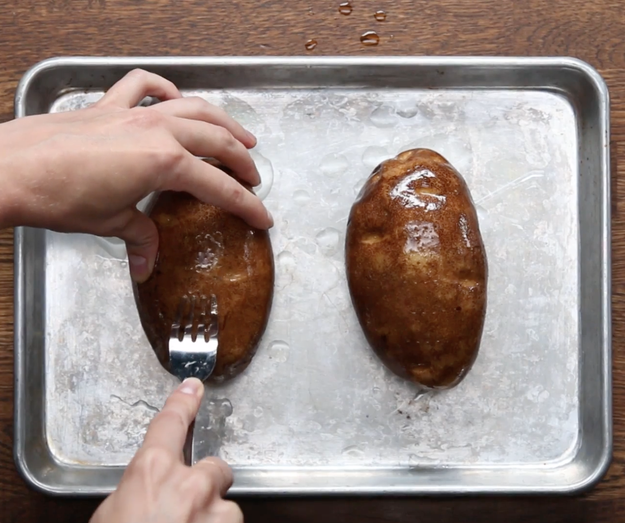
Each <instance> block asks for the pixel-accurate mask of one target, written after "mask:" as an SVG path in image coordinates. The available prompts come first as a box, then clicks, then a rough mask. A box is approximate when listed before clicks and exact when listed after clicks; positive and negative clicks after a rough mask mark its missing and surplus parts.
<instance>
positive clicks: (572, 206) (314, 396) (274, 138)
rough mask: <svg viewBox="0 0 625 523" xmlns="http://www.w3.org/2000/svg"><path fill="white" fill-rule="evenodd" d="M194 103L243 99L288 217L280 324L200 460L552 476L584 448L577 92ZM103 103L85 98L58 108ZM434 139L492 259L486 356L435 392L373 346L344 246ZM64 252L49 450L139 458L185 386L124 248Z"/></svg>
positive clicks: (70, 245) (346, 92) (281, 232)
mask: <svg viewBox="0 0 625 523" xmlns="http://www.w3.org/2000/svg"><path fill="white" fill-rule="evenodd" d="M184 94H185V95H191V94H193V95H198V96H202V97H204V98H206V99H207V100H210V101H211V102H214V103H216V104H218V105H220V106H222V107H224V108H225V109H226V111H228V112H229V113H230V114H231V115H232V116H233V117H234V118H236V119H238V120H239V121H240V122H241V123H242V124H243V125H245V126H246V127H247V128H249V129H250V130H251V131H252V132H253V133H254V134H255V135H256V136H258V137H259V138H260V139H259V145H258V146H257V147H256V148H255V149H254V150H253V155H254V158H255V159H256V160H257V164H258V166H259V169H260V172H261V175H262V176H263V177H264V184H263V187H262V188H261V190H260V193H261V195H262V197H263V198H264V201H265V203H266V204H267V206H268V208H269V210H270V211H271V212H272V214H273V216H274V218H275V222H276V223H275V227H274V228H273V229H272V230H271V233H270V234H271V242H272V245H273V249H274V253H275V260H276V281H275V293H274V302H273V308H272V313H271V318H270V321H269V324H268V326H267V330H266V332H265V334H264V336H263V339H262V341H261V345H260V347H259V350H258V353H257V355H256V356H255V358H254V359H253V360H252V363H251V364H250V366H249V367H248V369H247V370H246V371H245V372H244V373H242V374H241V375H240V376H239V377H238V378H237V379H235V380H233V381H232V382H228V383H226V384H225V385H223V386H220V387H217V388H210V389H209V394H208V395H207V399H206V402H207V404H208V403H210V405H211V408H210V409H206V408H204V409H203V410H202V414H200V418H199V419H198V423H197V425H196V437H197V440H198V441H197V448H198V455H200V454H202V452H208V451H209V450H215V451H217V452H218V453H219V455H220V456H222V457H223V458H225V459H226V460H228V461H229V462H230V463H231V464H232V465H233V466H235V467H247V466H249V467H254V466H258V467H264V468H268V467H269V468H271V467H273V466H280V467H299V466H316V467H323V466H331V467H334V468H336V467H338V468H345V467H351V466H355V467H362V468H367V467H374V466H386V467H396V466H398V467H418V466H443V465H445V466H454V465H492V464H501V465H508V466H516V465H518V464H522V465H523V464H525V465H527V464H539V463H540V464H541V466H542V464H545V463H552V462H560V461H561V460H566V459H567V458H568V457H570V456H571V455H572V454H573V453H574V450H575V448H576V444H577V443H578V433H579V421H578V414H579V410H578V386H579V384H578V376H579V366H578V363H579V337H578V333H579V317H578V311H579V282H578V272H577V271H575V270H570V268H571V267H575V266H576V264H577V263H578V260H577V251H578V247H579V240H578V236H579V230H578V229H579V227H578V220H577V217H578V214H577V212H578V211H577V201H578V195H577V182H576V173H577V169H578V158H577V146H578V144H577V139H576V119H575V113H574V111H573V108H572V106H571V105H569V103H568V102H567V101H566V99H565V98H564V97H560V96H559V95H557V94H553V93H549V92H542V91H514V90H461V89H460V90H459V89H453V90H435V91H432V90H400V89H385V90H376V89H366V88H362V89H357V90H351V89H297V90H291V91H288V90H280V89H271V90H267V91H262V90H261V91H244V90H232V91H229V92H228V93H223V92H217V91H212V92H207V91H193V92H191V91H185V92H184ZM98 96H99V95H98V93H90V94H84V93H82V92H76V93H68V94H65V95H63V97H62V98H60V99H59V100H57V102H56V103H55V105H54V106H53V108H52V110H54V111H63V110H69V109H74V108H78V107H81V106H83V105H84V104H85V103H87V102H89V101H93V100H94V99H97V98H98ZM415 147H427V148H430V149H433V150H435V151H437V152H439V153H440V154H442V155H443V156H444V157H445V158H447V159H448V160H449V162H450V163H451V164H452V165H453V166H454V167H455V168H456V169H458V171H459V172H461V173H462V174H463V176H464V177H465V179H466V181H467V184H468V185H469V187H470V190H471V193H472V196H473V199H474V201H475V204H476V209H477V213H478V218H479V224H480V229H481V233H482V237H483V240H484V244H485V248H486V252H487V253H488V260H489V281H488V283H489V301H488V307H487V313H486V320H485V325H484V332H483V336H482V343H481V347H480V352H479V356H478V358H477V360H476V361H475V364H474V366H473V368H472V370H471V372H470V373H469V374H468V375H467V377H466V378H465V379H464V380H463V381H462V382H461V383H460V384H459V385H458V386H457V387H455V388H453V389H451V390H448V391H444V392H440V393H427V394H423V395H418V394H417V392H416V390H415V388H414V387H413V386H412V385H411V384H410V383H408V382H406V381H405V380H402V379H400V378H398V377H396V376H394V375H393V374H392V373H391V372H390V371H389V370H387V369H386V368H385V367H384V366H383V365H381V364H380V362H379V360H378V359H377V358H376V357H375V355H374V354H373V353H372V351H371V350H370V348H369V346H368V344H367V342H366V340H365V337H364V335H363V333H362V330H361V329H360V327H359V324H358V320H357V318H356V314H355V312H354V309H353V307H352V305H351V302H350V296H349V292H348V288H347V282H346V277H345V268H344V264H345V259H344V249H343V245H344V240H345V230H346V225H347V217H348V214H349V211H350V208H351V205H352V203H353V202H354V200H355V197H356V195H357V194H358V192H359V191H360V189H361V188H362V185H363V183H364V181H365V180H366V178H367V177H368V176H369V174H370V173H371V171H372V169H373V168H374V167H375V166H376V165H377V164H379V163H380V161H382V160H385V159H387V158H390V157H393V156H395V155H396V154H398V153H399V152H401V151H403V150H407V149H411V148H415ZM47 242H48V246H47V252H46V276H45V277H46V289H47V293H48V294H49V295H54V296H55V297H56V299H55V300H54V301H53V300H48V301H47V302H46V307H47V309H46V310H47V313H46V328H47V331H46V332H47V336H48V337H47V340H46V372H47V374H46V390H45V401H46V405H45V407H46V416H47V418H46V430H47V441H48V444H49V446H50V449H51V451H52V452H53V453H54V455H55V456H56V458H57V459H58V460H60V461H61V462H64V463H83V464H92V465H101V464H104V465H116V464H125V463H127V462H128V461H129V459H130V458H131V457H132V456H133V453H134V452H135V451H136V449H137V447H138V445H139V444H140V442H141V441H142V437H143V434H144V431H145V428H146V426H147V424H148V423H149V421H150V419H151V418H152V417H153V415H154V413H155V412H156V410H157V408H158V407H160V406H161V405H162V404H163V402H164V400H165V398H166V397H167V394H168V393H169V392H170V391H171V390H172V389H173V388H174V387H175V386H176V380H175V378H173V377H172V376H169V375H168V373H167V372H166V371H165V370H164V369H162V368H161V366H160V365H159V363H158V361H157V359H156V357H155V356H154V354H153V353H152V350H151V349H150V345H149V343H148V341H147V339H146V337H145V335H144V333H143V331H142V329H141V328H140V323H139V318H138V315H137V311H136V307H135V303H134V299H133V293H132V288H131V283H130V280H129V278H128V269H127V267H126V259H125V253H124V249H123V246H122V245H120V244H119V242H116V241H106V240H98V239H95V238H91V237H80V236H68V235H59V234H53V233H49V234H48V235H47ZM64 296H67V298H64ZM113 303H114V304H115V307H110V306H106V307H104V306H103V304H113ZM85 346H88V347H89V350H88V351H85V350H83V348H84V347H85ZM209 411H210V412H211V413H212V415H213V419H212V420H211V421H210V423H209V422H208V420H207V419H206V418H205V417H203V416H205V415H206V413H207V412H209Z"/></svg>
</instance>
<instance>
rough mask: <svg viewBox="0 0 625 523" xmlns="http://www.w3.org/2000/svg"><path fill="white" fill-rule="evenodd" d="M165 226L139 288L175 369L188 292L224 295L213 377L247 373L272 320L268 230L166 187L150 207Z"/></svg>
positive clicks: (143, 311) (162, 355)
mask: <svg viewBox="0 0 625 523" xmlns="http://www.w3.org/2000/svg"><path fill="white" fill-rule="evenodd" d="M148 214H149V215H150V217H151V218H152V219H153V220H154V222H155V223H156V226H157V228H158V232H159V252H158V256H157V259H156V265H155V267H154V271H153V273H152V275H151V276H150V278H149V279H148V280H147V281H146V282H144V283H142V284H139V285H136V284H135V286H134V290H135V298H136V302H137V306H138V310H139V317H140V319H141V324H142V326H143V329H144V330H145V333H146V335H147V337H148V340H149V341H150V344H151V345H152V347H153V349H154V351H155V353H156V355H157V357H158V358H159V360H160V361H161V364H162V365H163V366H164V367H165V368H169V351H168V343H169V333H170V330H171V325H172V322H173V321H174V319H175V316H176V314H177V313H178V311H179V305H180V300H181V298H182V297H183V296H184V295H187V296H197V297H198V298H199V297H202V296H204V297H210V295H211V294H214V295H215V296H216V298H217V303H218V309H219V313H218V316H219V349H218V352H217V363H216V365H215V370H214V371H213V374H212V375H211V378H210V379H211V380H213V381H221V380H224V379H229V378H232V377H234V376H236V375H237V374H239V373H241V372H242V371H243V370H244V369H245V368H246V367H247V366H248V365H249V363H250V361H251V360H252V358H253V356H254V354H255V352H256V349H257V345H258V343H259V341H260V338H261V336H262V334H263V332H264V330H265V328H266V326H267V322H268V319H269V312H270V309H271V304H272V300H273V287H274V262H273V252H272V248H271V242H270V240H269V234H268V233H267V231H260V230H256V229H253V228H251V227H250V226H249V225H247V224H246V223H245V222H244V221H243V220H242V219H240V218H239V217H237V216H234V215H233V214H230V213H228V212H226V211H224V210H222V209H219V208H217V207H215V206H213V205H208V204H205V203H203V202H201V201H199V200H198V199H196V198H195V197H193V196H191V195H190V194H187V193H182V192H170V191H167V192H163V193H161V194H160V195H159V196H158V199H157V200H156V202H155V204H154V205H153V207H152V209H151V211H150V212H149V213H148Z"/></svg>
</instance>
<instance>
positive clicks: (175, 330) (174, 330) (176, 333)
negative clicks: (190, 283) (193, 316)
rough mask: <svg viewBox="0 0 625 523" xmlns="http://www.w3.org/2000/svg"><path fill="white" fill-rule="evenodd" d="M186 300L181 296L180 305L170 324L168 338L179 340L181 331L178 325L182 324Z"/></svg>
mask: <svg viewBox="0 0 625 523" xmlns="http://www.w3.org/2000/svg"><path fill="white" fill-rule="evenodd" d="M186 300H187V297H186V296H183V297H182V299H181V300H180V304H179V305H178V313H177V314H176V317H175V318H174V321H173V322H172V324H171V332H170V334H169V337H170V338H176V339H178V340H180V339H181V334H182V329H181V328H180V323H181V322H182V318H183V317H184V309H185V304H186Z"/></svg>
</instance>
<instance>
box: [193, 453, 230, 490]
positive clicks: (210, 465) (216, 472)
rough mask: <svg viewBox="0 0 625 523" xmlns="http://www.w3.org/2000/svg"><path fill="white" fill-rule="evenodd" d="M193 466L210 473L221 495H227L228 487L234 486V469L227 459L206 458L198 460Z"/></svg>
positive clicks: (207, 473)
mask: <svg viewBox="0 0 625 523" xmlns="http://www.w3.org/2000/svg"><path fill="white" fill-rule="evenodd" d="M193 468H194V469H196V470H198V471H202V472H203V473H205V474H206V475H208V476H209V477H210V478H211V479H212V480H213V481H214V485H215V486H216V487H217V490H218V491H219V494H220V495H221V496H225V495H226V492H228V489H229V488H230V487H231V486H232V482H233V476H232V469H231V468H230V467H229V466H228V464H227V463H226V462H225V461H223V460H221V459H219V458H215V457H209V458H204V459H202V460H201V461H198V462H197V463H196V464H195V465H194V466H193Z"/></svg>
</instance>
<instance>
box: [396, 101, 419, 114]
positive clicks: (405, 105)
mask: <svg viewBox="0 0 625 523" xmlns="http://www.w3.org/2000/svg"><path fill="white" fill-rule="evenodd" d="M395 112H396V113H397V114H398V115H399V116H401V117H402V118H414V117H415V116H417V113H418V112H419V109H417V104H416V103H415V101H414V100H402V101H401V102H397V103H396V104H395Z"/></svg>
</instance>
